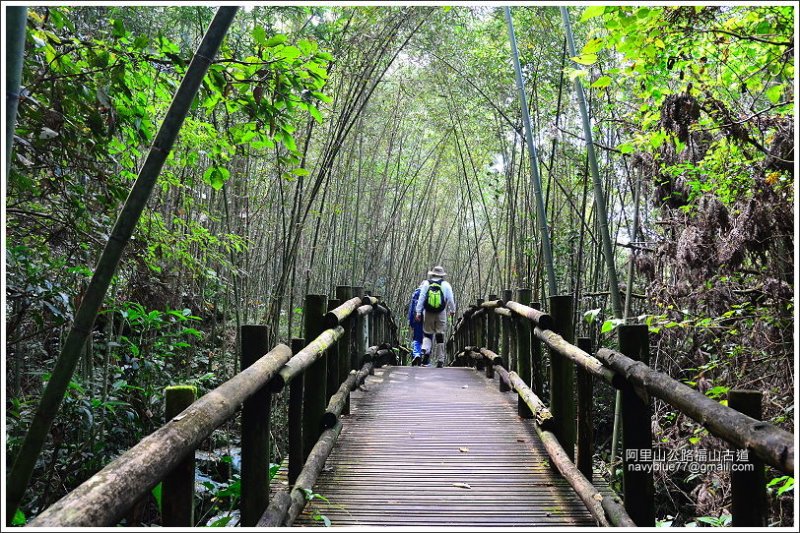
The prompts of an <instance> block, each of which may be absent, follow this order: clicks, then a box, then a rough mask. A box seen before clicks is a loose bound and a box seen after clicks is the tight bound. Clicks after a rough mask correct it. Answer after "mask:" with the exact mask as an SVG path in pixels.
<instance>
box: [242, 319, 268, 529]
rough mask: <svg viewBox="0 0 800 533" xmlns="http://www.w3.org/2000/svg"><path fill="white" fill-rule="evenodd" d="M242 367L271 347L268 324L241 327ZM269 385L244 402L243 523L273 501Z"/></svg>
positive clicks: (253, 522) (248, 524) (246, 524)
mask: <svg viewBox="0 0 800 533" xmlns="http://www.w3.org/2000/svg"><path fill="white" fill-rule="evenodd" d="M241 339H242V342H241V345H242V348H241V350H242V353H241V369H242V370H244V369H246V368H248V367H250V366H251V365H252V364H253V363H255V362H256V361H258V360H259V359H260V358H261V357H262V356H263V355H264V354H265V353H267V352H268V351H269V328H268V327H267V326H249V325H248V326H242V327H241ZM271 399H272V398H271V395H270V391H269V387H267V386H264V387H262V388H261V389H259V390H258V391H257V392H256V393H255V394H253V395H252V396H250V398H248V399H247V400H245V401H244V403H243V404H242V480H241V484H242V485H241V486H242V492H241V501H240V508H241V523H242V526H244V527H251V526H254V525H256V523H257V522H258V519H259V518H261V515H262V514H263V513H264V510H265V509H266V508H267V506H268V505H269V418H270V400H271Z"/></svg>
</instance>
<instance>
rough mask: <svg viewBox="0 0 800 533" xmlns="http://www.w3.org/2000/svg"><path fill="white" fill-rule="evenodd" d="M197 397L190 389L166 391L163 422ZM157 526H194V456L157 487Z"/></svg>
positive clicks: (171, 417)
mask: <svg viewBox="0 0 800 533" xmlns="http://www.w3.org/2000/svg"><path fill="white" fill-rule="evenodd" d="M196 395H197V388H196V387H194V386H187V385H184V386H177V387H167V388H166V389H164V396H165V399H166V404H167V405H166V408H165V416H164V418H166V422H169V421H170V420H172V419H173V418H175V417H176V416H177V415H178V414H180V412H181V411H183V410H184V409H186V408H187V407H189V406H190V405H192V402H194V400H195V396H196ZM161 508H162V516H161V525H162V526H165V527H192V526H194V453H190V454H189V455H187V456H186V459H184V460H183V461H181V462H180V463H178V466H176V467H175V468H173V469H172V471H171V472H170V473H169V474H167V475H166V476H165V477H164V481H163V482H162V485H161Z"/></svg>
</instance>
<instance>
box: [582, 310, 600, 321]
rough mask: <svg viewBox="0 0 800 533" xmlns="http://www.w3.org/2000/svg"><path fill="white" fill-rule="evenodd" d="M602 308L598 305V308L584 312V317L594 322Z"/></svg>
mask: <svg viewBox="0 0 800 533" xmlns="http://www.w3.org/2000/svg"><path fill="white" fill-rule="evenodd" d="M600 311H601V309H600V308H599V307H598V308H597V309H591V310H589V311H586V312H585V313H583V319H584V320H585V321H586V322H588V323H589V324H592V323H594V321H595V320H597V316H598V315H599V314H600Z"/></svg>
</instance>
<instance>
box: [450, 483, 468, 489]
mask: <svg viewBox="0 0 800 533" xmlns="http://www.w3.org/2000/svg"><path fill="white" fill-rule="evenodd" d="M453 486H454V487H458V488H459V489H471V488H472V487H470V486H469V483H453Z"/></svg>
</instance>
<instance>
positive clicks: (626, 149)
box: [617, 143, 633, 154]
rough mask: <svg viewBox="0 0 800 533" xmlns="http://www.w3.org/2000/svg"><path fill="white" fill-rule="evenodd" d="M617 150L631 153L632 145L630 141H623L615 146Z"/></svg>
mask: <svg viewBox="0 0 800 533" xmlns="http://www.w3.org/2000/svg"><path fill="white" fill-rule="evenodd" d="M617 150H619V151H620V152H622V153H623V154H631V153H633V145H632V144H631V143H623V144H620V145H618V146H617Z"/></svg>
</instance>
